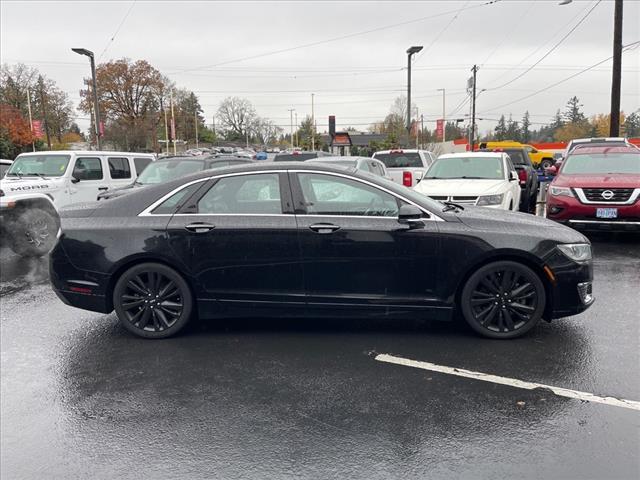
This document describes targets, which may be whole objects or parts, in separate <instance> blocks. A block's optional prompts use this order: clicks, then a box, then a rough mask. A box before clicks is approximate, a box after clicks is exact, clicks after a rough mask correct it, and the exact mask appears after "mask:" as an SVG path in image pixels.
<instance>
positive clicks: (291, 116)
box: [289, 108, 295, 150]
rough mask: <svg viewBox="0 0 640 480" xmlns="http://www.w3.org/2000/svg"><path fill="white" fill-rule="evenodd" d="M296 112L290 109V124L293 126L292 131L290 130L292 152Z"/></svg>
mask: <svg viewBox="0 0 640 480" xmlns="http://www.w3.org/2000/svg"><path fill="white" fill-rule="evenodd" d="M294 111H295V108H290V109H289V117H290V118H289V122H290V126H291V130H290V135H291V150H293V112H294Z"/></svg>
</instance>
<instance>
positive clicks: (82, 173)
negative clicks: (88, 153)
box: [73, 157, 103, 181]
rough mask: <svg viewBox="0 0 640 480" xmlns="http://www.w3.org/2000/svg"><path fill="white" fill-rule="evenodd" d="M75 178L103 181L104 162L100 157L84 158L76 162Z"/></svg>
mask: <svg viewBox="0 0 640 480" xmlns="http://www.w3.org/2000/svg"><path fill="white" fill-rule="evenodd" d="M73 176H74V177H75V178H77V179H78V180H85V181H86V180H102V178H103V174H102V160H101V159H100V158H98V157H84V158H78V159H77V160H76V163H75V166H74V167H73Z"/></svg>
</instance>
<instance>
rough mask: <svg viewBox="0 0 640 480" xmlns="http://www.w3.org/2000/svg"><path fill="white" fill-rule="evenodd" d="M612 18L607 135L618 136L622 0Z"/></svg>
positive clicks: (617, 1)
mask: <svg viewBox="0 0 640 480" xmlns="http://www.w3.org/2000/svg"><path fill="white" fill-rule="evenodd" d="M614 9H615V10H614V18H613V71H612V73H611V77H612V78H611V118H610V124H609V125H610V128H609V136H610V137H618V136H620V87H621V83H622V0H616V3H615V6H614Z"/></svg>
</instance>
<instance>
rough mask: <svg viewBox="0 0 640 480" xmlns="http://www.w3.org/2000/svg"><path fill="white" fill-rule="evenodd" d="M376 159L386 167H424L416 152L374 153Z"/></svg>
mask: <svg viewBox="0 0 640 480" xmlns="http://www.w3.org/2000/svg"><path fill="white" fill-rule="evenodd" d="M374 158H375V159H376V160H380V161H381V162H382V163H384V164H385V166H386V167H387V168H421V167H424V165H423V164H422V159H421V158H420V154H419V153H418V152H413V153H404V152H391V153H376V154H375V157H374Z"/></svg>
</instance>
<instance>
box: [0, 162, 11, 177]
mask: <svg viewBox="0 0 640 480" xmlns="http://www.w3.org/2000/svg"><path fill="white" fill-rule="evenodd" d="M10 166H11V165H5V164H4V163H0V178H2V177H4V174H5V173H7V170H9V167H10Z"/></svg>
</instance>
